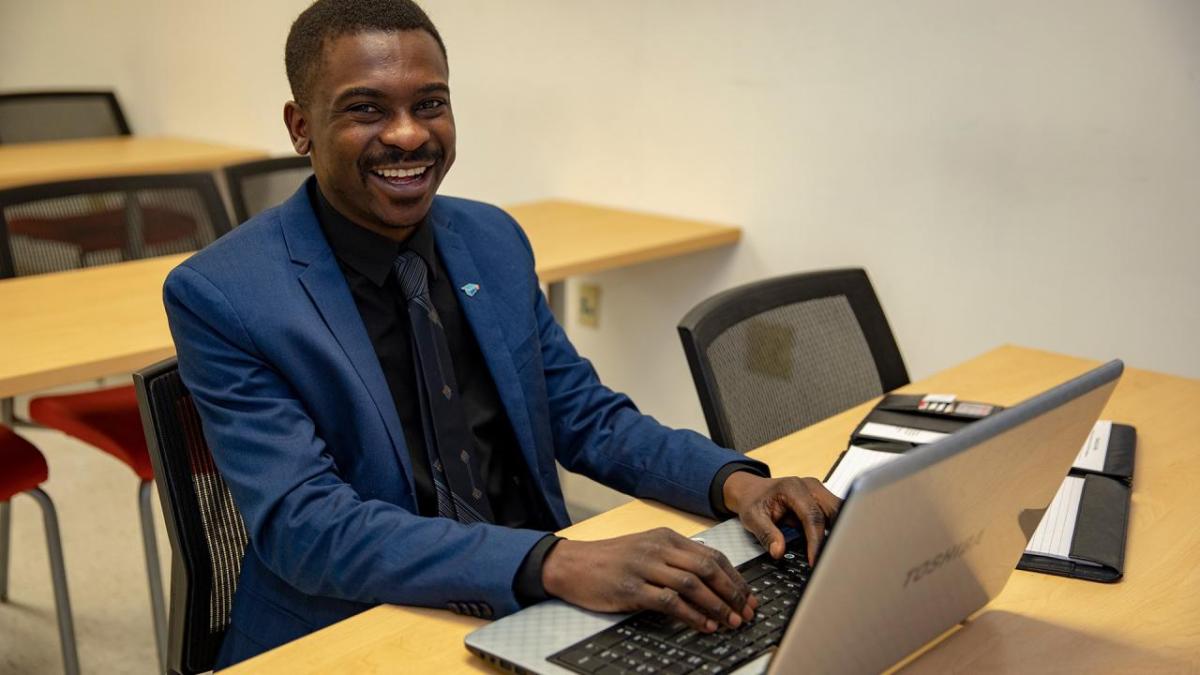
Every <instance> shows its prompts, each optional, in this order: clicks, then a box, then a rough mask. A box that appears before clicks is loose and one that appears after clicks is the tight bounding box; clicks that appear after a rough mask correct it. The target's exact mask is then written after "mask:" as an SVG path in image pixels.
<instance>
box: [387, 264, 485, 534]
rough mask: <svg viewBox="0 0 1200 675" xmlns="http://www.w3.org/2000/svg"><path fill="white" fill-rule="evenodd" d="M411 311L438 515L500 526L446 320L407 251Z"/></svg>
mask: <svg viewBox="0 0 1200 675" xmlns="http://www.w3.org/2000/svg"><path fill="white" fill-rule="evenodd" d="M392 273H393V274H394V275H395V277H396V281H397V282H399V284H400V290H401V291H402V292H403V293H404V297H405V299H406V300H407V305H408V317H409V320H410V325H411V326H412V343H413V355H414V357H415V358H414V361H415V365H416V366H417V378H418V379H419V380H420V382H421V384H422V385H423V386H421V387H418V389H419V390H420V397H419V398H420V401H421V417H422V418H423V419H424V422H425V424H424V426H425V447H426V449H427V451H428V453H429V467H430V470H431V472H432V474H433V486H434V490H435V491H436V492H437V506H438V515H439V516H443V517H446V518H453V519H455V520H457V521H459V522H462V523H475V522H487V523H490V522H494V521H495V518H493V516H492V507H491V505H490V504H489V503H488V499H487V495H486V494H485V493H484V492H483V481H482V479H481V478H480V475H479V460H478V458H476V457H475V454H474V447H473V444H472V442H471V435H470V432H469V431H468V429H467V412H466V409H464V408H463V404H462V399H461V398H460V397H459V391H458V383H457V382H456V381H455V378H454V366H453V364H452V362H451V360H450V345H449V343H447V342H446V332H445V330H444V329H443V328H442V321H441V318H439V317H438V313H437V310H436V309H435V308H434V306H433V302H432V301H431V300H430V298H429V281H428V277H427V274H428V273H427V270H426V268H425V261H424V260H422V259H421V256H419V255H417V254H416V253H414V252H413V251H405V252H403V253H401V254H400V256H399V257H397V258H396V262H394V263H393V264H392Z"/></svg>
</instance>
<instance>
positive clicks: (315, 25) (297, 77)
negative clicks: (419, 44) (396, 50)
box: [283, 0, 446, 105]
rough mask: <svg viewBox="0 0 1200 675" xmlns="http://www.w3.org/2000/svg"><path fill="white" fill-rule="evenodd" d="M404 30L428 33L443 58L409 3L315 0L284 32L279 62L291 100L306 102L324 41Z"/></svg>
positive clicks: (424, 18)
mask: <svg viewBox="0 0 1200 675" xmlns="http://www.w3.org/2000/svg"><path fill="white" fill-rule="evenodd" d="M405 30H423V31H425V32H426V33H429V34H430V35H432V36H433V39H434V40H436V41H437V43H438V47H439V48H440V49H441V50H442V56H443V57H446V45H445V44H444V43H443V42H442V36H441V35H439V34H438V31H437V28H436V27H435V26H434V25H433V22H432V21H430V20H429V16H428V15H426V14H425V11H424V10H422V9H421V8H420V7H418V6H417V3H415V2H412V0H317V1H316V2H314V3H313V4H312V5H310V6H309V8H308V9H306V10H304V11H303V12H301V13H300V16H298V17H296V20H295V22H293V23H292V29H291V30H290V31H288V38H287V46H286V47H285V48H284V54H283V62H284V65H285V66H286V67H287V77H288V84H290V85H291V87H292V98H293V99H295V101H296V102H297V103H299V104H301V105H304V103H305V102H306V101H307V100H308V94H309V86H310V85H311V84H312V79H313V75H315V74H316V72H317V69H318V68H319V67H320V65H321V60H322V59H323V58H324V54H325V44H326V43H327V42H328V41H330V40H333V39H335V38H339V37H341V36H343V35H349V34H353V33H362V32H366V31H405Z"/></svg>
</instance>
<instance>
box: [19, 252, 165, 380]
mask: <svg viewBox="0 0 1200 675" xmlns="http://www.w3.org/2000/svg"><path fill="white" fill-rule="evenodd" d="M186 257H187V255H186V254H184V255H172V256H164V257H161V258H149V259H146V260H136V261H131V262H124V263H117V264H113V265H103V266H100V267H89V268H86V269H81V270H72V271H69V272H57V273H53V274H38V275H33V276H28V277H19V278H16V279H5V280H3V281H0V308H3V310H2V311H3V315H4V328H3V329H0V354H3V358H0V398H3V397H7V396H16V395H18V394H24V393H29V392H34V391H39V390H42V389H49V388H51V387H57V386H61V385H64V384H72V383H75V382H84V381H87V380H91V379H95V378H100V377H104V376H107V375H115V374H117V373H127V372H130V371H132V370H136V369H138V368H141V367H142V366H146V365H149V364H151V363H154V362H155V361H158V360H161V359H165V358H167V357H168V356H171V355H172V354H174V353H175V345H174V343H172V341H171V333H170V331H168V330H167V317H166V314H165V313H164V311H163V304H162V285H163V280H164V279H166V277H167V272H170V271H171V269H173V268H174V267H175V266H176V265H178V264H179V263H181V262H183V260H184V259H185V258H186Z"/></svg>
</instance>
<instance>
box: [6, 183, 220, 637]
mask: <svg viewBox="0 0 1200 675" xmlns="http://www.w3.org/2000/svg"><path fill="white" fill-rule="evenodd" d="M227 231H229V220H228V215H227V214H226V212H225V206H224V204H223V203H222V202H221V198H220V195H219V193H218V192H217V187H216V182H215V181H214V180H213V177H212V176H211V175H209V174H180V175H148V176H121V177H114V178H102V179H93V180H81V181H69V182H60V183H46V184H42V185H32V186H25V187H17V188H10V189H7V190H0V279H3V278H8V277H14V276H25V275H29V274H37V273H43V272H57V271H63V270H69V269H74V268H78V267H83V266H86V265H90V264H97V263H101V262H115V261H117V260H120V259H137V258H145V257H149V256H155V255H164V254H168V253H176V252H184V251H190V250H194V249H196V248H199V247H201V246H204V245H206V244H208V243H210V242H211V241H213V240H214V239H216V238H217V237H218V236H220V235H221V234H224V233H225V232H227ZM0 316H2V310H0ZM15 358H19V356H15ZM0 404H2V405H3V408H4V413H5V414H6V415H10V414H11V410H12V407H13V406H12V401H11V399H6V400H5V401H3V402H0ZM29 417H30V419H31V420H32V421H34V422H36V423H38V424H40V425H42V426H45V427H48V428H51V429H57V430H58V431H61V432H63V433H66V434H68V435H70V436H74V437H76V438H78V439H80V440H82V441H84V442H85V443H88V444H91V445H93V446H95V447H97V448H99V449H101V450H103V451H104V452H107V453H108V454H110V455H112V456H113V457H115V458H116V459H118V460H120V461H121V462H123V463H125V465H126V466H128V467H129V468H130V469H132V470H133V472H134V473H135V474H137V476H138V478H139V479H140V481H141V482H140V484H139V486H138V508H139V513H140V516H141V525H142V539H143V545H144V547H145V553H146V574H147V577H148V579H149V584H150V605H151V610H152V612H153V616H154V628H155V644H156V645H157V647H158V650H159V655H160V657H161V656H162V655H163V654H164V653H165V646H166V612H165V609H164V603H163V597H162V575H161V572H160V571H159V564H158V551H157V548H156V546H155V535H154V516H153V512H152V508H151V504H150V489H151V488H150V481H152V480H153V479H154V472H153V470H152V468H151V464H150V457H149V453H148V452H147V449H146V440H145V436H144V435H143V434H142V429H141V421H140V418H139V417H138V410H137V397H136V395H135V394H134V391H133V387H132V386H130V385H126V386H121V387H114V388H109V389H98V390H93V391H85V392H81V393H72V394H58V395H51V396H38V397H34V398H33V399H31V400H30V402H29Z"/></svg>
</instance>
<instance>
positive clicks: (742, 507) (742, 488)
mask: <svg viewBox="0 0 1200 675" xmlns="http://www.w3.org/2000/svg"><path fill="white" fill-rule="evenodd" d="M723 493H724V497H725V506H726V508H728V509H729V510H730V511H733V512H734V513H736V514H738V517H739V518H740V519H741V521H742V525H743V526H745V528H746V529H747V530H749V531H750V533H751V534H753V535H754V536H755V538H757V539H758V542H759V543H760V544H762V547H763V548H765V549H767V552H768V553H770V554H771V557H772V558H779V557H780V556H782V555H783V550H784V546H785V542H784V538H783V532H781V531H780V530H779V527H778V525H776V523H779V522H784V523H787V524H793V525H795V524H798V525H799V526H800V529H801V530H802V531H803V532H804V536H805V538H806V539H807V540H808V561H809V563H814V562H816V560H817V552H818V551H820V550H821V543H822V542H824V540H825V530H826V529H827V528H828V527H829V526H830V525H832V524H833V521H834V519H835V518H837V513H838V509H840V508H841V506H842V500H840V499H838V498H837V497H835V496H834V495H833V493H832V492H830V491H829V490H826V489H825V486H824V485H822V484H821V481H819V480H817V479H816V478H796V477H787V478H763V477H762V476H758V475H755V474H753V473H751V472H749V471H738V472H736V473H733V474H730V476H729V478H727V479H726V480H725V485H724V487H723Z"/></svg>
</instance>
